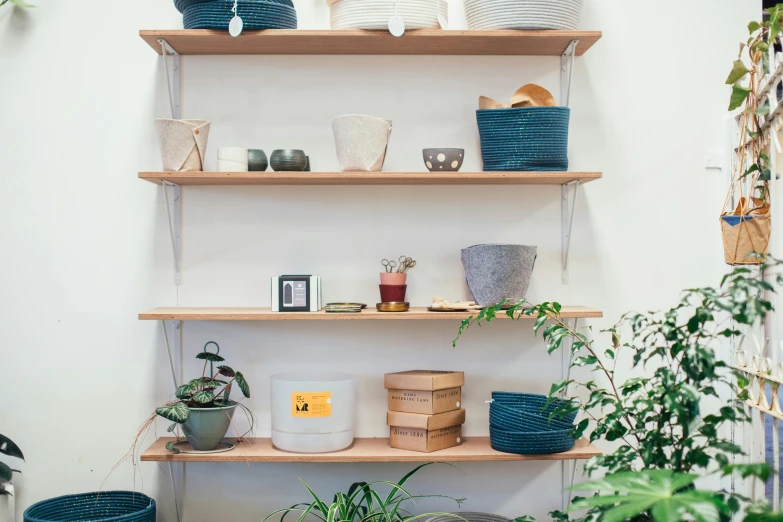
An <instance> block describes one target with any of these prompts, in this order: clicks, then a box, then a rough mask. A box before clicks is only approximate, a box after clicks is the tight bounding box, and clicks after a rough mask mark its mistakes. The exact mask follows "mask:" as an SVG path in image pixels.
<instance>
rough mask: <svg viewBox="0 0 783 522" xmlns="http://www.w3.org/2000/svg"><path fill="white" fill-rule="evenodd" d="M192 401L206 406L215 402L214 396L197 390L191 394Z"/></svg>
mask: <svg viewBox="0 0 783 522" xmlns="http://www.w3.org/2000/svg"><path fill="white" fill-rule="evenodd" d="M193 400H194V401H196V402H198V403H200V404H208V403H210V402H212V401H214V400H215V394H214V393H212V392H209V391H206V390H199V391H197V392H196V393H194V394H193Z"/></svg>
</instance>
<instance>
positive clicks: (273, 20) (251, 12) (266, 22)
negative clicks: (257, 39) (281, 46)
mask: <svg viewBox="0 0 783 522" xmlns="http://www.w3.org/2000/svg"><path fill="white" fill-rule="evenodd" d="M178 1H179V4H177V3H175V5H176V6H177V7H178V8H180V7H182V8H183V9H182V23H183V25H184V26H185V29H215V30H218V31H228V25H229V23H230V22H231V19H232V18H233V17H234V12H233V11H232V10H231V9H232V8H233V7H234V2H233V0H212V1H209V2H204V1H199V0H196V1H194V0H188V1H183V0H178ZM237 10H238V12H239V16H240V17H241V18H242V22H243V27H244V30H246V31H260V30H263V29H296V28H297V18H296V9H294V7H293V6H291V5H288V2H282V1H280V0H240V2H239V5H238V8H237Z"/></svg>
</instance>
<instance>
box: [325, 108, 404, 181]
mask: <svg viewBox="0 0 783 522" xmlns="http://www.w3.org/2000/svg"><path fill="white" fill-rule="evenodd" d="M332 130H333V131H334V144H335V147H336V148H337V162H338V163H339V164H340V170H342V171H343V172H379V171H380V170H381V169H382V168H383V161H384V160H385V159H386V149H387V147H388V146H389V137H390V136H391V131H392V121H391V120H387V119H383V118H375V117H373V116H363V115H361V114H346V115H344V116H338V117H337V118H335V119H334V121H332Z"/></svg>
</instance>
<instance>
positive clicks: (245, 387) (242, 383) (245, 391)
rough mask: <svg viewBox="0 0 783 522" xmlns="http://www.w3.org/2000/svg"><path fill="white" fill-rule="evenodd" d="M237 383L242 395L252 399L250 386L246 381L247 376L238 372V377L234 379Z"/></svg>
mask: <svg viewBox="0 0 783 522" xmlns="http://www.w3.org/2000/svg"><path fill="white" fill-rule="evenodd" d="M234 378H235V379H236V381H237V384H238V385H239V389H240V390H242V395H244V396H245V397H247V398H248V399H249V398H250V385H249V384H248V383H247V380H245V376H244V375H242V372H236V376H235V377H234Z"/></svg>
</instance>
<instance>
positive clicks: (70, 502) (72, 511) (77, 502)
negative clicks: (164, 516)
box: [24, 491, 156, 522]
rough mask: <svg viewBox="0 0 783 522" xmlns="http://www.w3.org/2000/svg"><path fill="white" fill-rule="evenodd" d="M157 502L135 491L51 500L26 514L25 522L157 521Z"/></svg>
mask: <svg viewBox="0 0 783 522" xmlns="http://www.w3.org/2000/svg"><path fill="white" fill-rule="evenodd" d="M155 515H156V508H155V501H154V500H153V499H151V498H150V497H148V496H147V495H144V494H142V493H136V492H133V491H102V492H95V493H83V494H80V495H66V496H64V497H57V498H50V499H49V500H44V501H42V502H38V503H37V504H33V505H32V506H30V507H29V508H27V510H25V512H24V521H25V522H61V521H63V522H64V521H76V520H78V521H89V522H155Z"/></svg>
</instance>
